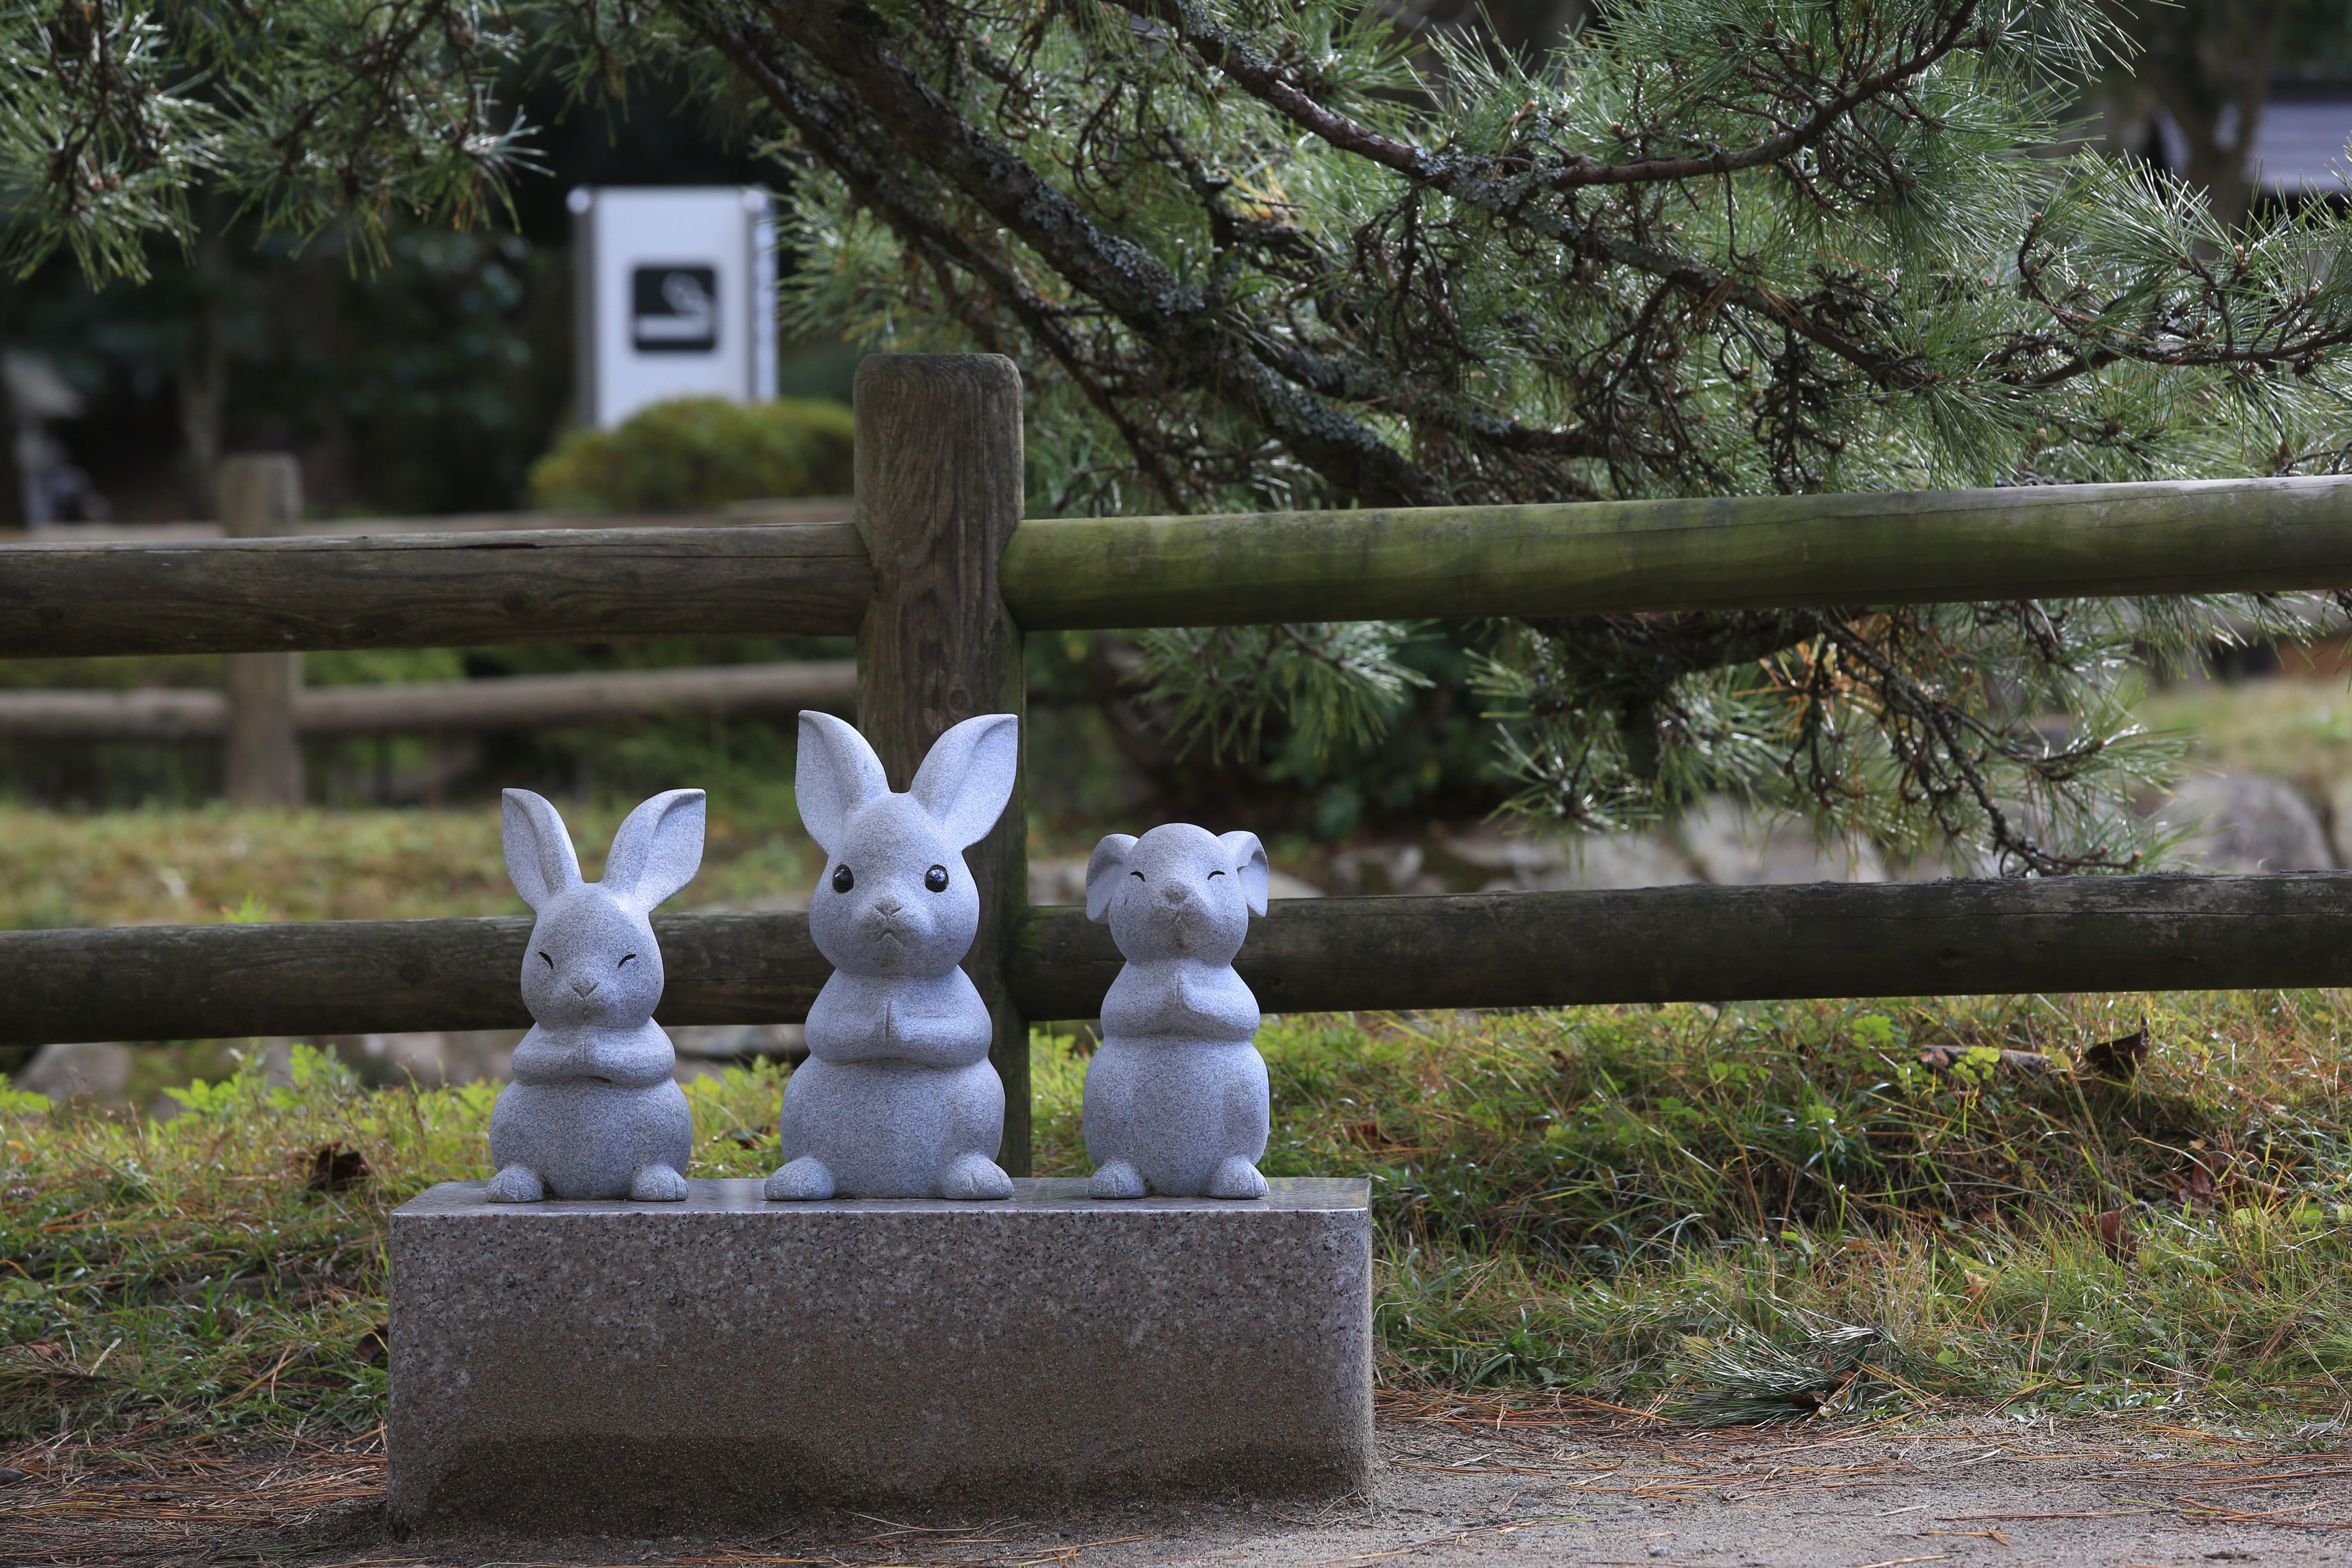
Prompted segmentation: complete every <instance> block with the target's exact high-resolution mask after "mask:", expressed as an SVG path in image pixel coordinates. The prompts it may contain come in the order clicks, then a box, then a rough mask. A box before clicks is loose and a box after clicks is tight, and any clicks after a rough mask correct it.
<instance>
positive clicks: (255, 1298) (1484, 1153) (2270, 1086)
mask: <svg viewBox="0 0 2352 1568" xmlns="http://www.w3.org/2000/svg"><path fill="white" fill-rule="evenodd" d="M2143 1016H2145V1017H2146V1019H2147V1026H2148V1038H2149V1042H2150V1048H2149V1050H2148V1053H2147V1058H2146V1059H2145V1062H2144V1065H2141V1066H2139V1067H2138V1068H2137V1071H2136V1072H2135V1073H2134V1074H2133V1076H2132V1077H2131V1078H2130V1079H2129V1080H2128V1081H2116V1080H2115V1079H2109V1078H2103V1077H2100V1076H2098V1075H2096V1074H2095V1073H2092V1072H2089V1071H2087V1070H2077V1069H2076V1066H2075V1064H2076V1062H2077V1061H2078V1060H2079V1059H2083V1058H2085V1057H2086V1056H2087V1054H2088V1053H2089V1052H2090V1049H2091V1047H2095V1046H2096V1045H2099V1044H2101V1043H2103V1042H2105V1041H2109V1040H2113V1039H2116V1038H2119V1037H2127V1036H2129V1035H2130V1034H2132V1033H2134V1032H2135V1031H2136V1030H2137V1027H2138V1026H2139V1024H2140V1021H2141V1019H2142V1017H2143ZM2345 1021H2346V1016H2345V999H2344V998H2342V997H2340V996H2338V995H2336V994H2333V993H2248V994H2198V995H2185V996H2149V997H2102V998H2090V999H2072V998H2063V997H2062V998H2006V999H1987V1000H1981V1001H1970V1000H1957V1001H1941V1002H1933V1003H1927V1002H1884V1003H1786V1004H1779V1003H1776V1004H1759V1005H1741V1006H1730V1007H1724V1008H1720V1009H1717V1008H1709V1007H1700V1006H1674V1007H1664V1008H1649V1007H1624V1008H1583V1009H1574V1010H1564V1011H1558V1012H1529V1013H1524V1014H1511V1015H1492V1014H1490V1015H1470V1014H1459V1015H1457V1014H1443V1015H1430V1016H1375V1015H1365V1016H1360V1017H1354V1018H1346V1017H1302V1018H1286V1019H1277V1020H1274V1021H1272V1022H1270V1023H1269V1025H1268V1026H1267V1028H1266V1029H1265V1033H1264V1034H1263V1036H1262V1037H1261V1044H1262V1046H1263V1047H1264V1048H1265V1053H1266V1056H1267V1058H1268V1062H1269V1065H1270V1067H1271V1068H1272V1072H1273V1079H1274V1090H1275V1101H1276V1131H1275V1141H1274V1145H1273V1147H1272V1148H1271V1149H1270V1150H1269V1151H1268V1154H1267V1158H1266V1161H1265V1169H1266V1170H1267V1171H1268V1173H1271V1174H1277V1175H1303V1174H1328V1173H1344V1172H1355V1171H1365V1172H1369V1173H1370V1175H1371V1177H1372V1180H1373V1186H1374V1194H1375V1214H1376V1218H1377V1223H1378V1227H1379V1237H1380V1242H1379V1245H1380V1248H1381V1261H1380V1275H1379V1286H1378V1297H1377V1301H1376V1315H1377V1322H1378V1327H1379V1331H1380V1340H1381V1356H1382V1368H1381V1372H1382V1375H1383V1377H1384V1378H1385V1379H1387V1380H1389V1381H1390V1382H1391V1383H1395V1384H1423V1385H1429V1386H1436V1387H1447V1388H1454V1389H1467V1388H1486V1389H1490V1390H1496V1391H1498V1392H1500V1391H1508V1390H1534V1391H1541V1392H1543V1393H1545V1394H1548V1395H1553V1396H1558V1397H1559V1398H1564V1399H1568V1400H1570V1401H1571V1402H1582V1403H1584V1404H1588V1405H1609V1406H1617V1407H1623V1408H1628V1409H1632V1410H1635V1411H1658V1412H1668V1413H1673V1414H1676V1415H1684V1416H1690V1417H1696V1418H1700V1419H1707V1420H1724V1421H1734V1420H1736V1421H1749V1420H1758V1419H1765V1418H1778V1417H1790V1418H1794V1417H1801V1416H1805V1415H1813V1414H1817V1413H1820V1412H1823V1411H1828V1412H1832V1413H1835V1412H1843V1411H1855V1410H1863V1409H1870V1408H1886V1407H1891V1406H1900V1407H1916V1406H1918V1405H1924V1404H1928V1403H1932V1402H1934V1401H1937V1400H1944V1399H1957V1400H1964V1401H1968V1402H1970V1403H1971V1404H1980V1403H1991V1404H1994V1405H2003V1406H2006V1407H2008V1408H2010V1409H2011V1411H2012V1413H2016V1414H2024V1413H2026V1412H2029V1411H2033V1412H2047V1413H2052V1414H2057V1413H2087V1412H2093V1411H2120V1410H2137V1411H2180V1412H2184V1413H2185V1412H2188V1411H2190V1410H2192V1409H2193V1410H2195V1411H2196V1412H2198V1413H2200V1415H2202V1416H2203V1417H2204V1418H2208V1419H2212V1418H2220V1419H2237V1420H2242V1421H2248V1422H2269V1423H2280V1422H2286V1423H2294V1422H2301V1421H2304V1420H2305V1419H2307V1418H2309V1417H2311V1416H2314V1415H2338V1414H2339V1413H2340V1412H2342V1411H2343V1410H2345V1409H2346V1407H2347V1405H2352V1389H2347V1387H2346V1385H2345V1384H2344V1383H2343V1382H2342V1381H2340V1380H2342V1379H2343V1378H2345V1377H2346V1376H2347V1374H2352V1329H2347V1328H2346V1327H2345V1326H2344V1325H2347V1324H2352V1127H2347V1121H2346V1117H2345V1109H2346V1108H2345V1102H2344V1086H2343V1081H2342V1069H2341V1067H2340V1056H2341V1041H2342V1038H2343V1036H2344V1026H2345ZM1084 1046H1085V1042H1084V1039H1083V1037H1073V1036H1071V1035H1069V1034H1067V1033H1055V1032H1048V1031H1044V1030H1041V1031H1040V1032H1039V1033H1038V1035H1037V1036H1036V1037H1035V1039H1034V1042H1033V1053H1032V1070H1033V1076H1034V1085H1035V1093H1036V1110H1037V1120H1036V1128H1035V1131H1036V1141H1037V1149H1038V1168H1039V1170H1040V1171H1041V1172H1043V1173H1082V1172H1084V1171H1085V1170H1086V1169H1087V1163H1086V1160H1085V1153H1084V1148H1083V1141H1082V1138H1081V1133H1080V1127H1079V1109H1080V1101H1081V1094H1082V1088H1083V1082H1084V1074H1085V1066H1086V1059H1085V1055H1084ZM2115 1070H2120V1069H2115ZM784 1077H785V1074H784V1071H783V1069H782V1068H770V1067H762V1068H754V1069H743V1068H730V1069H729V1070H728V1071H727V1072H725V1073H724V1074H718V1075H712V1076H709V1077H705V1078H701V1079H696V1080H694V1081H693V1082H692V1083H691V1084H689V1086H688V1096H689V1099H690V1100H691V1101H692V1104H693V1106H694V1113H695V1129H696V1148H695V1159H694V1164H693V1174H695V1175H698V1176H719V1175H758V1174H764V1173H766V1172H767V1171H768V1170H769V1169H771V1168H772V1163H773V1157H774V1152H775V1151H774V1128H775V1112H776V1102H777V1097H778V1096H779V1094H780V1093H781V1091H782V1084H783V1081H784ZM291 1078H292V1081H291V1082H278V1083H273V1082H271V1081H270V1079H269V1078H268V1075H267V1073H266V1072H265V1071H264V1070H263V1068H262V1066H261V1063H260V1061H259V1059H258V1058H256V1059H254V1060H252V1061H249V1062H247V1064H246V1065H244V1066H243V1067H241V1068H238V1069H237V1070H236V1072H234V1073H232V1074H231V1075H229V1076H228V1077H226V1078H225V1079H219V1080H216V1081H215V1082H212V1083H208V1084H202V1085H198V1086H192V1087H190V1088H188V1089H184V1090H181V1091H179V1092H178V1093H177V1094H176V1095H175V1099H176V1100H178V1101H179V1103H180V1104H181V1105H182V1106H183V1107H184V1113H183V1114H182V1115H180V1116H179V1117H177V1118H176V1119H173V1120H172V1121H154V1120H149V1119H145V1118H142V1117H137V1116H134V1115H131V1114H129V1113H125V1112H116V1111H101V1110H92V1109H78V1108H70V1107H69V1108H65V1109H61V1110H55V1111H45V1110H41V1109H40V1108H39V1107H38V1106H37V1104H36V1103H35V1102H34V1097H28V1096H21V1095H15V1096H11V1095H8V1094H7V1093H6V1091H5V1090H4V1089H0V1117H5V1121H0V1142H5V1149H0V1436H6V1437H9V1438H24V1437H32V1436H38V1435H40V1434H42V1433H45V1432H55V1431H58V1430H59V1429H61V1428H65V1429H74V1430H79V1431H80V1432H83V1433H85V1434H99V1435H103V1434H110V1433H119V1434H142V1435H151V1436H174V1437H177V1436H194V1435H201V1434H216V1433H221V1432H239V1431H244V1432H257V1433H271V1434H281V1435H282V1434H285V1433H288V1432H302V1431H308V1432H309V1433H310V1434H312V1435H315V1436H325V1435H327V1434H330V1433H342V1434H347V1435H359V1434H364V1433H366V1432H369V1431H371V1430H373V1427H374V1426H376V1425H377V1424H378V1423H379V1422H380V1420H381V1414H382V1405H383V1392H384V1390H383V1377H384V1374H383V1349H384V1342H383V1332H384V1292H385V1279H384V1254H383V1237H384V1224H385V1220H384V1216H385V1215H386V1214H387V1213H388V1211H389V1210H390V1209H391V1208H392V1207H393V1206H394V1205H397V1204H399V1203H401V1202H404V1201H405V1200H406V1199H407V1198H409V1197H411V1196H413V1195H415V1194H417V1193H419V1192H421V1191H423V1190H424V1189H425V1187H427V1186H429V1185H430V1184H433V1183H435V1182H436V1181H442V1180H447V1179H454V1178H480V1177H484V1176H487V1175H488V1168H487V1165H486V1163H485V1162H486V1158H487V1153H488V1148H487V1143H488V1114H489V1109H490V1105H491V1102H492V1100H494V1098H495V1094H494V1091H493V1089H491V1088H489V1087H488V1086H483V1085H476V1086H471V1087H467V1088H462V1089H418V1088H413V1087H402V1088H393V1089H376V1090H367V1089H362V1088H361V1087H360V1086H359V1084H358V1083H357V1082H356V1081H355V1080H354V1079H352V1077H351V1075H350V1074H349V1073H348V1071H346V1070H345V1069H344V1068H341V1066H339V1065H338V1064H337V1063H335V1062H334V1060H333V1059H332V1058H330V1057H327V1056H325V1055H324V1054H321V1053H317V1052H312V1051H309V1050H307V1049H304V1050H300V1051H298V1052H297V1054H296V1056H295V1058H294V1063H293V1069H292V1073H291Z"/></svg>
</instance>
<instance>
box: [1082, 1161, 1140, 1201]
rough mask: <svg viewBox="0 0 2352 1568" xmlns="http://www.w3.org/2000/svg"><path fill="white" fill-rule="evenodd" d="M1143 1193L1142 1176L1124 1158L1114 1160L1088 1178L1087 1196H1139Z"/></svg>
mask: <svg viewBox="0 0 2352 1568" xmlns="http://www.w3.org/2000/svg"><path fill="white" fill-rule="evenodd" d="M1142 1195H1143V1178H1142V1176H1140V1175H1139V1174H1138V1173H1137V1172H1136V1169H1135V1167H1134V1166H1132V1165H1130V1164H1129V1163H1127V1162H1126V1161H1124V1160H1113V1161H1112V1162H1111V1163H1109V1164H1108V1165H1105V1166H1104V1167H1103V1168H1102V1169H1101V1170H1099V1171H1097V1172H1096V1173H1094V1174H1093V1175H1092V1176H1090V1177H1088V1178H1087V1196H1088V1197H1090V1198H1139V1197H1141V1196H1142Z"/></svg>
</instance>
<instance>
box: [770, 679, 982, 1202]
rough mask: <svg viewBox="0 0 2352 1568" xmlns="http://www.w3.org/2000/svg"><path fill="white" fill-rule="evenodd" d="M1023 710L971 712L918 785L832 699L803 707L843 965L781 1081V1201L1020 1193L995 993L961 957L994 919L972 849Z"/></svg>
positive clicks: (932, 756)
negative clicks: (997, 1064)
mask: <svg viewBox="0 0 2352 1568" xmlns="http://www.w3.org/2000/svg"><path fill="white" fill-rule="evenodd" d="M1020 745H1021V735H1020V722H1019V721H1018V720H1016V719H1015V718H1013V715H1012V714H1010V713H990V714H983V715H982V716H981V717H979V718H976V719H967V720H965V721H963V722H962V723H961V724H958V725H957V726H956V727H955V728H953V729H952V730H950V731H948V732H947V733H946V734H944V735H941V736H940V738H939V740H938V741H937V742H934V743H933V744H932V746H931V750H930V752H929V755H928V756H926V757H924V759H923V765H922V766H921V767H920V768H919V769H917V770H916V773H915V782H914V785H913V787H912V788H910V789H909V790H908V792H907V793H906V794H904V795H894V794H892V793H891V790H890V784H889V781H888V779H887V776H886V775H885V774H884V773H883V771H882V763H881V760H880V759H879V758H877V757H876V756H875V754H874V750H873V748H872V747H870V746H868V745H867V744H866V737H864V736H863V735H860V734H859V733H858V732H857V731H856V730H853V729H851V728H850V727H849V726H848V725H847V724H845V723H843V722H842V721H840V720H838V719H835V718H833V717H832V716H830V715H828V714H824V713H809V712H804V713H803V714H802V715H801V733H800V761H799V763H798V766H797V768H796V770H795V773H794V776H793V785H794V788H795V789H796V790H797V792H798V794H799V799H800V808H801V821H802V823H803V825H805V826H807V828H808V831H809V837H812V838H814V839H815V840H816V842H817V846H818V847H820V848H822V849H823V850H824V853H825V864H824V875H823V876H822V877H820V878H819V879H818V881H817V886H816V892H815V894H814V897H813V898H812V899H811V900H810V902H809V934H810V936H812V937H813V938H814V940H815V942H816V946H817V951H818V952H822V953H824V956H825V957H826V958H827V959H828V960H830V961H831V962H832V963H833V966H834V973H833V975H832V977H831V978H830V979H828V980H826V981H825V983H824V989H823V990H822V991H820V992H818V993H817V998H816V1001H815V1003H814V1004H813V1005H811V1006H810V1008H809V1016H808V1050H809V1054H808V1059H807V1060H806V1061H804V1062H803V1063H802V1064H801V1065H800V1066H799V1067H798V1068H794V1069H793V1076H792V1080H791V1081H790V1082H789V1083H787V1084H786V1085H785V1086H784V1104H783V1112H782V1116H781V1118H780V1119H779V1123H778V1131H779V1132H780V1133H781V1134H782V1142H783V1157H784V1163H783V1166H782V1169H780V1170H779V1171H777V1172H776V1173H775V1174H774V1175H772V1176H770V1177H769V1178H768V1184H767V1194H768V1196H769V1197H771V1198H805V1199H814V1198H830V1197H835V1196H839V1197H847V1198H923V1197H929V1198H1005V1197H1010V1196H1012V1195H1013V1179H1012V1178H1011V1177H1010V1176H1007V1175H1006V1174H1005V1173H1003V1171H1002V1170H1000V1169H999V1168H998V1167H997V1164H996V1152H997V1148H998V1146H999V1144H1000V1143H1002V1142H1003V1137H1004V1084H1003V1080H1002V1079H999V1078H998V1077H997V1076H996V1068H994V1067H993V1066H992V1065H991V1064H990V1062H989V1059H988V1047H989V1041H990V1038H991V1037H992V1033H993V1030H992V1025H991V1022H990V1019H989V1015H988V1008H987V1005H985V1004H983V1003H982V1001H981V999H980V992H979V991H978V990H977V989H976V988H975V987H974V986H973V985H972V983H971V979H970V977H968V976H967V975H966V974H965V973H964V972H963V971H962V970H961V969H960V968H958V967H957V964H958V963H959V962H960V961H961V959H962V958H963V956H964V954H965V953H966V952H969V951H971V940H972V937H973V935H974V933H975V932H977V931H978V930H979V927H980V889H979V888H978V887H977V886H976V885H974V883H973V881H972V879H971V871H970V870H969V869H968V868H966V867H965V866H964V863H963V851H964V849H965V848H966V847H968V846H970V845H972V844H975V843H977V842H979V841H980V839H981V838H982V837H985V836H986V835H987V833H988V831H989V830H990V829H991V828H992V827H994V826H996V819H997V818H998V817H999V816H1003V812H1004V805H1005V802H1006V801H1007V800H1009V799H1010V798H1011V797H1012V795H1013V778H1014V775H1015V773H1016V772H1017V770H1018V767H1019V763H1020Z"/></svg>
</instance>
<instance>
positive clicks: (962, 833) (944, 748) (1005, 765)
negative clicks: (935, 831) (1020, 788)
mask: <svg viewBox="0 0 2352 1568" xmlns="http://www.w3.org/2000/svg"><path fill="white" fill-rule="evenodd" d="M1020 767H1021V721H1020V720H1018V719H1015V718H1014V717H1013V715H1012V714H1010V713H983V714H982V715H981V716H980V717H979V718H977V719H967V720H965V721H963V722H962V723H961V724H958V725H957V726H956V727H955V728H954V729H952V730H950V731H948V732H947V733H946V734H944V735H941V736H940V738H939V739H938V740H936V741H934V742H931V750H930V754H929V755H928V756H926V757H925V758H924V759H923V765H922V766H921V767H919V768H917V769H916V770H915V783H914V787H913V788H912V789H910V790H908V794H909V795H913V796H914V797H915V804H916V805H919V806H921V807H922V808H923V809H924V810H925V811H928V812H929V813H930V814H931V816H933V817H934V818H935V819H936V820H937V821H938V822H939V825H940V828H941V829H942V830H944V831H945V832H946V834H947V836H948V842H949V843H950V844H953V845H954V846H956V847H958V848H962V847H964V846H966V845H969V844H977V843H979V842H980V841H981V840H982V838H984V837H987V836H988V830H989V829H990V828H992V827H993V826H996V819H997V818H998V817H1000V816H1003V815H1004V803H1005V802H1006V801H1008V800H1011V799H1012V798H1013V776H1014V775H1015V774H1016V773H1018V772H1019V771H1020Z"/></svg>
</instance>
